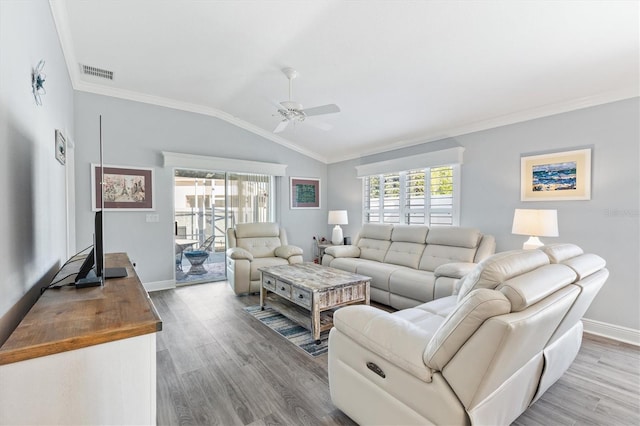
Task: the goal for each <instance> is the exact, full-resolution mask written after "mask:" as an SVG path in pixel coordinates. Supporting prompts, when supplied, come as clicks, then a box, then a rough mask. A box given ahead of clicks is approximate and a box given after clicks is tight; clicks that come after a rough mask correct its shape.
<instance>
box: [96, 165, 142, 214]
mask: <svg viewBox="0 0 640 426" xmlns="http://www.w3.org/2000/svg"><path fill="white" fill-rule="evenodd" d="M101 182H102V185H101ZM102 189H104V198H103V194H102V191H101V190H102ZM103 199H104V206H102V200H103ZM101 207H104V208H103V209H102V210H119V211H123V210H127V211H139V210H154V209H155V207H154V188H153V169H151V168H147V167H136V168H131V167H121V166H107V165H105V166H104V174H103V173H102V167H100V165H99V164H92V165H91V208H92V210H93V211H97V210H101Z"/></svg>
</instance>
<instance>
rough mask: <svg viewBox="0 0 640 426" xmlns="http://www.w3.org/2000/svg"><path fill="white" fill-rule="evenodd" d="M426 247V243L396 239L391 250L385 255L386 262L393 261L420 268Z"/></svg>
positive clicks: (396, 263) (397, 263) (395, 263)
mask: <svg viewBox="0 0 640 426" xmlns="http://www.w3.org/2000/svg"><path fill="white" fill-rule="evenodd" d="M424 247H425V246H424V244H416V243H406V242H402V241H394V242H392V243H391V246H390V247H389V250H387V254H386V255H385V257H384V263H392V264H394V265H402V266H408V267H409V268H413V269H418V265H419V264H420V258H421V257H422V252H423V251H424Z"/></svg>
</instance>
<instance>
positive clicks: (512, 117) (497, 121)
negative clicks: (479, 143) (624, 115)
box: [327, 87, 640, 164]
mask: <svg viewBox="0 0 640 426" xmlns="http://www.w3.org/2000/svg"><path fill="white" fill-rule="evenodd" d="M638 96H640V92H639V91H638V88H637V87H627V88H624V89H620V90H612V91H608V92H603V93H599V94H596V95H591V96H586V97H582V98H578V99H571V100H568V101H562V102H557V103H553V104H548V105H544V106H541V107H537V108H532V109H527V110H522V111H518V112H514V113H510V114H505V115H502V116H499V117H494V118H490V119H488V120H482V121H477V122H475V123H470V124H465V125H462V126H458V127H452V128H450V129H445V130H442V131H439V132H437V133H432V134H426V135H424V136H420V137H418V138H412V139H405V140H399V141H391V142H389V143H383V144H380V145H378V146H377V147H374V148H372V149H370V150H367V151H361V150H360V151H357V152H355V151H352V152H348V153H346V154H342V155H339V156H335V157H329V158H327V162H328V164H332V163H338V162H341V161H347V160H354V159H358V158H362V157H366V156H368V155H373V154H380V153H382V152H387V151H393V150H396V149H401V148H407V147H410V146H415V145H420V144H423V143H428V142H435V141H438V140H442V139H446V138H451V137H455V136H462V135H466V134H469V133H474V132H480V131H483V130H489V129H495V128H497V127H502V126H508V125H510V124H516V123H522V122H525V121H530V120H535V119H538V118H543V117H549V116H552V115H557V114H562V113H565V112H571V111H576V110H579V109H584V108H590V107H594V106H598V105H603V104H608V103H612V102H617V101H622V100H625V99H631V98H636V97H638Z"/></svg>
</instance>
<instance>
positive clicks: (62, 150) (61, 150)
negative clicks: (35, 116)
mask: <svg viewBox="0 0 640 426" xmlns="http://www.w3.org/2000/svg"><path fill="white" fill-rule="evenodd" d="M55 149H56V160H58V162H59V163H60V164H62V165H63V166H64V163H65V161H66V159H67V139H66V138H65V137H64V135H63V134H62V130H58V129H56V147H55Z"/></svg>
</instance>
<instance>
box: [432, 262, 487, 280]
mask: <svg viewBox="0 0 640 426" xmlns="http://www.w3.org/2000/svg"><path fill="white" fill-rule="evenodd" d="M476 265H477V264H476V263H470V262H452V263H445V264H443V265H440V266H438V267H437V268H436V269H435V271H433V275H435V277H436V278H438V277H449V278H456V279H460V278H463V277H464V276H465V275H467V274H468V273H469V272H471V271H472V270H473V268H475V267H476Z"/></svg>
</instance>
